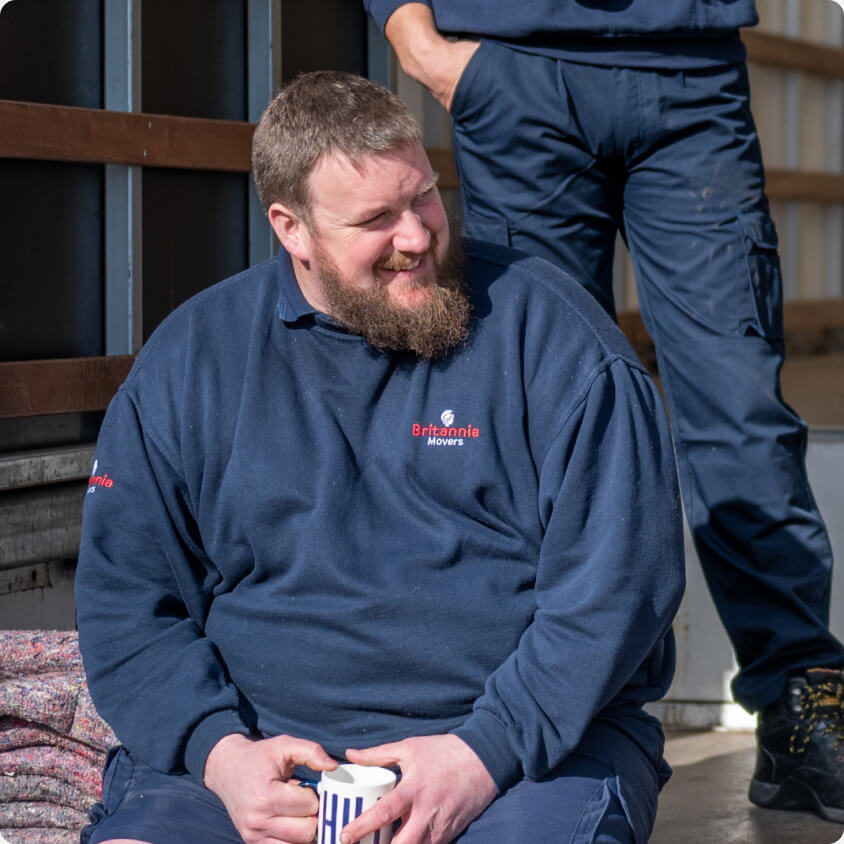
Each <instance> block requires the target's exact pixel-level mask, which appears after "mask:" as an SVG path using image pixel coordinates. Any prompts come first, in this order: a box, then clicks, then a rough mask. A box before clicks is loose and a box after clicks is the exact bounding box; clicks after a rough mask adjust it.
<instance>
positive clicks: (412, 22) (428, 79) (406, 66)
mask: <svg viewBox="0 0 844 844" xmlns="http://www.w3.org/2000/svg"><path fill="white" fill-rule="evenodd" d="M384 34H385V35H386V36H387V40H388V41H389V42H390V43H391V44H392V45H393V49H394V50H395V51H396V55H397V56H398V59H399V62H400V63H401V66H402V70H404V72H405V73H406V74H407V75H408V76H410V77H411V78H412V79H415V80H416V81H417V82H421V83H422V84H423V85H424V86H425V87H426V88H427V89H428V90H429V91H430V92H431V93H432V94H433V95H434V96H435V97H436V98H437V99H438V100H439V102H440V104H441V105H442V106H443V107H444V108H445V109H446V111H451V103H452V100H453V99H454V91H455V89H456V88H457V83H458V82H459V81H460V77H461V76H462V75H463V71H464V70H465V69H466V65H467V64H469V59H471V58H472V56H473V55H474V53H475V51H476V50H477V49H478V47H479V46H480V45H479V43H478V42H477V41H449V40H447V39H446V38H443V37H442V35H440V33H439V32H438V31H437V27H436V24H435V23H434V15H433V12H432V11H431V9H430V7H428V6H426V5H425V4H424V3H406V4H405V5H403V6H399V7H398V9H396V10H395V12H393V14H392V15H390V17H389V19H388V20H387V26H386V27H385V28H384Z"/></svg>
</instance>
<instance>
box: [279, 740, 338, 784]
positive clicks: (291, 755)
mask: <svg viewBox="0 0 844 844" xmlns="http://www.w3.org/2000/svg"><path fill="white" fill-rule="evenodd" d="M266 741H267V749H268V750H270V752H271V753H272V755H273V758H274V759H275V760H276V763H277V764H278V766H279V768H281V770H282V772H283V774H284V777H285V778H287V777H289V776H290V775H291V774H292V773H293V768H295V767H296V765H305V766H306V767H308V768H311V769H312V770H314V771H332V770H334V768H336V767H337V762H336V760H334V759H332V758H331V757H330V756H329V755H328V754H327V753H326V752H325V750H324V749H323V747H322V745H320V744H317V743H316V742H314V741H307V740H306V739H300V738H293V737H292V736H276V737H275V738H271V739H266Z"/></svg>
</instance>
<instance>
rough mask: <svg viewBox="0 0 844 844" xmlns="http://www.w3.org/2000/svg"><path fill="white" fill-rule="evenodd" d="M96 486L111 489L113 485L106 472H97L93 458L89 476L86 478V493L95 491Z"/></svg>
mask: <svg viewBox="0 0 844 844" xmlns="http://www.w3.org/2000/svg"><path fill="white" fill-rule="evenodd" d="M98 486H102V487H105V488H106V489H111V488H112V487H113V486H114V481H113V480H112V479H111V478H110V477H109V476H108V472H103V474H102V475H98V474H97V461H96V460H95V461H94V465H93V467H92V468H91V477H90V478H88V494H89V495H90V493H92V492H96V491H97V487H98Z"/></svg>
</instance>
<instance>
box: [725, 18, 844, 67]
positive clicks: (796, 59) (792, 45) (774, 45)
mask: <svg viewBox="0 0 844 844" xmlns="http://www.w3.org/2000/svg"><path fill="white" fill-rule="evenodd" d="M741 40H742V41H744V44H745V46H746V47H747V58H748V59H749V60H750V61H752V62H755V63H756V64H760V65H766V66H768V67H777V68H780V69H781V70H804V71H806V72H807V73H815V74H818V75H820V76H831V77H833V78H836V77H837V78H843V79H844V49H842V48H841V47H829V46H827V45H825V44H818V43H817V42H814V41H806V40H804V39H801V38H788V37H786V36H784V35H774V34H772V33H770V32H759V31H758V30H742V33H741Z"/></svg>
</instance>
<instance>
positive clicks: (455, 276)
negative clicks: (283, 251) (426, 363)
mask: <svg viewBox="0 0 844 844" xmlns="http://www.w3.org/2000/svg"><path fill="white" fill-rule="evenodd" d="M435 249H436V243H432V245H431V254H434V252H435ZM315 264H316V265H317V270H318V271H319V275H320V280H321V281H322V287H323V295H324V296H325V302H326V305H327V307H328V313H329V316H331V317H332V319H335V320H336V321H337V322H339V323H341V324H342V325H343V326H345V327H346V328H347V329H348V330H349V331H350V332H352V333H353V334H359V335H360V336H361V337H363V338H364V340H366V341H367V342H368V343H370V344H371V345H373V346H375V348H377V349H395V350H397V351H411V352H415V353H416V354H417V355H419V356H420V357H423V358H428V359H434V358H440V357H443V356H445V355H446V354H447V353H448V352H450V351H451V350H452V349H453V348H454V347H455V346H457V345H458V344H460V343H462V342H463V341H464V340H465V339H466V338H467V337H468V335H469V317H470V311H471V306H470V304H469V296H468V292H467V289H466V283H465V280H464V257H463V247H462V244H461V243H460V238H459V237H456V238H452V240H451V242H450V243H449V249H448V254H447V255H446V257H445V258H444V259H443V261H442V262H439V261H437V262H435V266H434V269H435V281H434V283H433V284H432V285H431V290H430V294H429V295H428V297H427V299H425V301H424V302H422V303H421V304H419V305H414V306H413V307H403V306H401V305H398V304H396V303H394V302H393V301H392V300H391V299H390V295H389V293H388V292H387V291H386V290H385V289H384V287H383V286H381V285H378V286H377V287H372V288H367V289H363V290H361V289H358V288H356V287H354V286H353V284H352V283H350V282H349V281H347V280H346V279H345V278H344V276H343V274H342V273H341V272H340V269H339V268H338V267H337V265H336V264H335V263H334V262H333V261H332V260H331V258H329V257H328V255H327V254H326V253H325V252H324V251H323V250H322V249H321V248H319V247H317V249H316V255H315Z"/></svg>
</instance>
